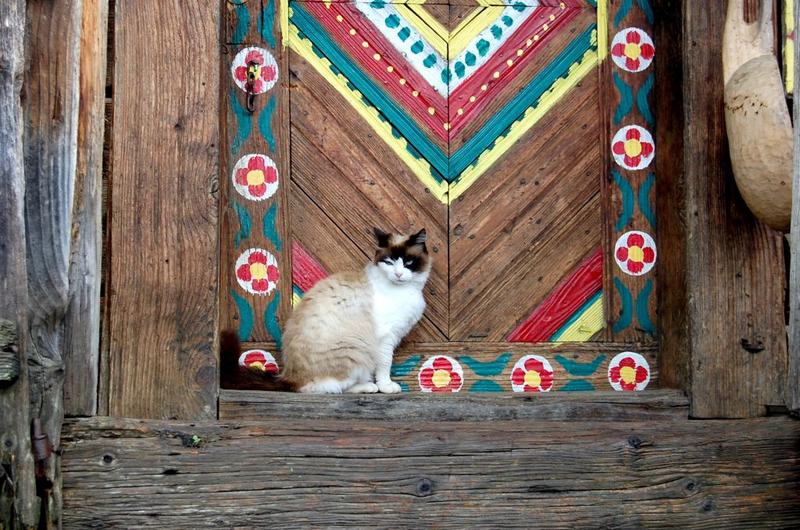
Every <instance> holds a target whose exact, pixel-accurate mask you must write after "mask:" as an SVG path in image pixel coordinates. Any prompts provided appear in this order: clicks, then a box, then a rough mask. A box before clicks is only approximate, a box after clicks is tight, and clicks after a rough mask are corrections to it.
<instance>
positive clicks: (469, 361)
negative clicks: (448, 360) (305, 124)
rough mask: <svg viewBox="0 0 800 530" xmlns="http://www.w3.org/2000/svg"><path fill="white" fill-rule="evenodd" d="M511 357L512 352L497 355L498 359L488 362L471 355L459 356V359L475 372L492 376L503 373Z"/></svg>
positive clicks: (484, 375)
mask: <svg viewBox="0 0 800 530" xmlns="http://www.w3.org/2000/svg"><path fill="white" fill-rule="evenodd" d="M509 359H511V354H510V353H504V354H502V355H500V356H499V357H497V359H495V360H494V361H487V362H481V361H478V360H476V359H474V358H472V357H470V356H469V355H461V356H460V357H459V358H458V360H459V361H461V362H463V363H464V364H466V365H467V366H469V367H470V369H471V370H472V371H473V372H475V373H476V374H478V375H480V376H483V377H491V376H493V375H500V374H502V373H503V369H505V367H506V365H507V364H508V361H509Z"/></svg>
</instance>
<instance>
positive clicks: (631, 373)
mask: <svg viewBox="0 0 800 530" xmlns="http://www.w3.org/2000/svg"><path fill="white" fill-rule="evenodd" d="M619 376H620V378H621V379H622V380H623V381H625V384H627V385H629V384H631V383H634V382H636V369H635V368H631V367H630V366H623V367H622V369H621V370H620V371H619Z"/></svg>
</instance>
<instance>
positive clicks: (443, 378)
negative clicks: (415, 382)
mask: <svg viewBox="0 0 800 530" xmlns="http://www.w3.org/2000/svg"><path fill="white" fill-rule="evenodd" d="M431 381H433V386H435V387H436V388H442V387H444V386H447V385H449V384H450V372H448V371H447V370H436V371H435V372H433V377H432V378H431Z"/></svg>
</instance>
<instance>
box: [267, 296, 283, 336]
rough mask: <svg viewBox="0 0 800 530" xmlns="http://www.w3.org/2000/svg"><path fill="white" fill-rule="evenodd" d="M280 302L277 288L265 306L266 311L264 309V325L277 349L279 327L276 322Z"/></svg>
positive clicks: (279, 333) (279, 334)
mask: <svg viewBox="0 0 800 530" xmlns="http://www.w3.org/2000/svg"><path fill="white" fill-rule="evenodd" d="M280 304H281V293H280V292H278V291H277V290H276V291H275V296H274V297H273V298H272V301H271V302H270V303H269V305H268V306H267V309H266V311H264V326H265V327H266V328H267V331H268V332H269V335H270V336H271V337H272V340H274V341H275V345H276V346H277V347H278V349H280V348H281V342H282V341H281V327H280V324H278V307H280Z"/></svg>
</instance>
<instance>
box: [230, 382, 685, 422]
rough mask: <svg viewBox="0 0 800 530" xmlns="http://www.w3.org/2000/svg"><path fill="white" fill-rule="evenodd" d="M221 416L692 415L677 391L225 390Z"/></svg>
mask: <svg viewBox="0 0 800 530" xmlns="http://www.w3.org/2000/svg"><path fill="white" fill-rule="evenodd" d="M219 417H220V419H221V420H253V421H294V420H298V419H300V420H376V421H398V422H420V421H504V420H526V421H533V420H536V421H541V420H556V421H590V420H591V421H604V420H607V421H644V420H657V421H671V420H685V419H687V418H688V417H689V401H688V399H687V398H686V395H685V394H684V393H683V392H681V391H679V390H653V391H651V392H641V393H621V392H592V393H581V392H565V393H559V394H555V393H545V394H542V393H539V394H528V395H524V396H522V395H518V394H517V395H515V394H466V395H460V396H456V395H453V394H443V395H424V394H411V395H383V394H380V395H374V396H363V395H361V396H359V395H342V396H316V395H309V394H292V393H284V392H253V391H244V390H224V391H222V392H221V394H220V399H219Z"/></svg>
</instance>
